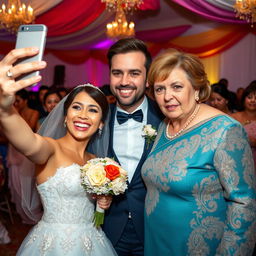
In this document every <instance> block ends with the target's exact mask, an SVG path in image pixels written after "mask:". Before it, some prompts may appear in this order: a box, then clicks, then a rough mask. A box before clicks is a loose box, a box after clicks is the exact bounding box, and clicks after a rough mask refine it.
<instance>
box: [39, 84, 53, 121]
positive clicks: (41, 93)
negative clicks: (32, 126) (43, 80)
mask: <svg viewBox="0 0 256 256" xmlns="http://www.w3.org/2000/svg"><path fill="white" fill-rule="evenodd" d="M49 90H50V88H49V87H48V86H47V85H41V86H40V87H39V91H38V105H37V107H36V110H37V111H38V112H39V119H40V118H42V117H44V116H47V111H46V110H45V108H44V105H43V101H44V95H45V94H46V93H47V92H48V91H49Z"/></svg>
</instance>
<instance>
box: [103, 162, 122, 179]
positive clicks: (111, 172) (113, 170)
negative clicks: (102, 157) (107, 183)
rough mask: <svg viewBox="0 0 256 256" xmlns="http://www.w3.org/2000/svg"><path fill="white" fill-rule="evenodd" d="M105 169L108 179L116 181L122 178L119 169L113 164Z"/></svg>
mask: <svg viewBox="0 0 256 256" xmlns="http://www.w3.org/2000/svg"><path fill="white" fill-rule="evenodd" d="M104 169H105V171H106V177H107V178H108V179H110V180H114V179H116V178H117V177H119V176H120V171H119V168H118V167H117V166H115V165H113V164H109V165H106V166H105V167H104Z"/></svg>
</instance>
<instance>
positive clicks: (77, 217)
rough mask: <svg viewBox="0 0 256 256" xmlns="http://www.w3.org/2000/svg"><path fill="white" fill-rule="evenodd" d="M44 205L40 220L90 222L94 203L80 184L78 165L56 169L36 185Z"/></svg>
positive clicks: (50, 221)
mask: <svg viewBox="0 0 256 256" xmlns="http://www.w3.org/2000/svg"><path fill="white" fill-rule="evenodd" d="M37 189H38V191H39V194H40V196H41V200H42V204H43V206H44V215H43V217H42V220H43V221H45V222H48V223H67V224H68V223H69V224H79V223H86V222H88V223H90V224H91V223H92V216H93V212H94V204H93V203H92V202H91V201H90V195H88V194H87V193H86V192H85V191H84V189H83V187H82V186H81V184H80V166H79V165H78V164H72V165H70V166H67V167H60V168H58V169H57V171H56V173H55V175H54V176H52V177H50V178H49V179H48V180H47V181H46V182H44V183H42V184H40V185H38V186H37Z"/></svg>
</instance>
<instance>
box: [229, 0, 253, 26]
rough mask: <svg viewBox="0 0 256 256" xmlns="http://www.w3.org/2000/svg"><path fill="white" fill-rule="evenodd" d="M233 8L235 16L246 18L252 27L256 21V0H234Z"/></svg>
mask: <svg viewBox="0 0 256 256" xmlns="http://www.w3.org/2000/svg"><path fill="white" fill-rule="evenodd" d="M234 8H235V12H236V17H239V18H240V19H241V20H246V21H247V22H248V23H251V26H252V27H253V23H254V22H256V0H236V3H235V4H234Z"/></svg>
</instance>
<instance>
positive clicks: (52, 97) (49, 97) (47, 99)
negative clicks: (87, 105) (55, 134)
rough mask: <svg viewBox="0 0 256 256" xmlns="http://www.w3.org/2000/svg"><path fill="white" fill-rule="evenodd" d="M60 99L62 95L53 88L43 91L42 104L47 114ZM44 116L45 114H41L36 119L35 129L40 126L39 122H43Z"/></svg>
mask: <svg viewBox="0 0 256 256" xmlns="http://www.w3.org/2000/svg"><path fill="white" fill-rule="evenodd" d="M61 99H62V96H61V95H60V94H59V92H58V91H57V90H55V89H50V90H48V91H47V92H46V93H45V95H44V99H43V106H44V109H45V110H46V112H47V113H48V114H49V113H50V112H51V111H52V110H53V109H54V107H55V106H56V105H57V104H58V103H59V102H60V101H61ZM48 114H47V115H48ZM46 117H47V116H43V117H41V118H40V119H39V120H38V123H37V130H38V129H39V128H40V126H41V124H42V123H43V121H44V120H45V118H46Z"/></svg>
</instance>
